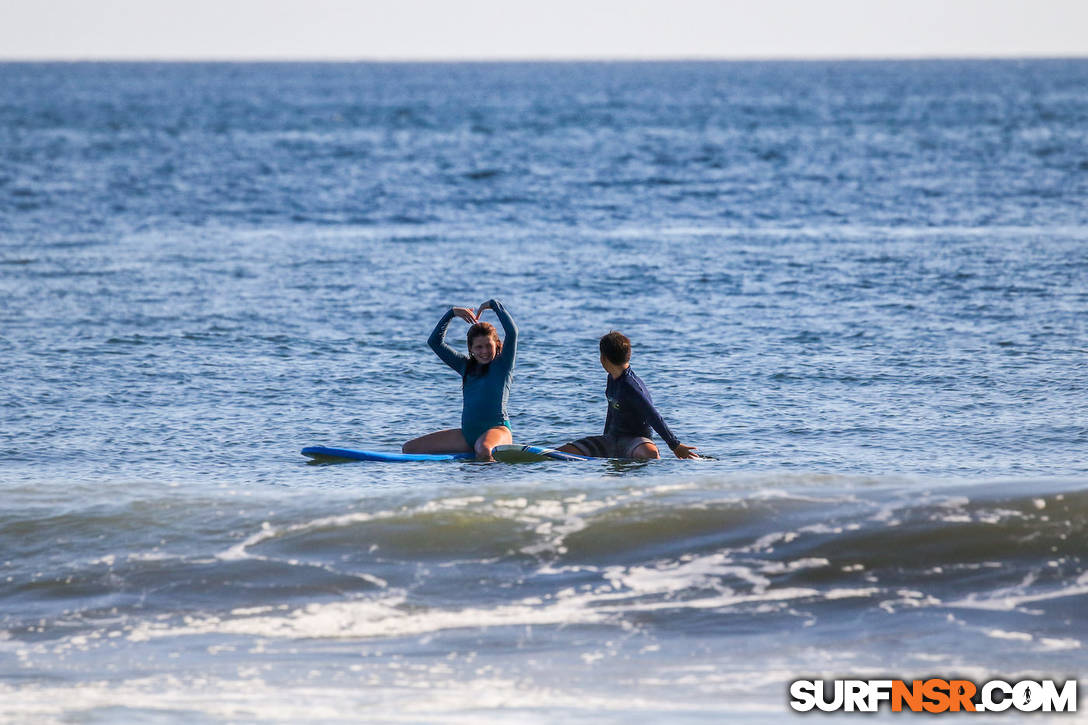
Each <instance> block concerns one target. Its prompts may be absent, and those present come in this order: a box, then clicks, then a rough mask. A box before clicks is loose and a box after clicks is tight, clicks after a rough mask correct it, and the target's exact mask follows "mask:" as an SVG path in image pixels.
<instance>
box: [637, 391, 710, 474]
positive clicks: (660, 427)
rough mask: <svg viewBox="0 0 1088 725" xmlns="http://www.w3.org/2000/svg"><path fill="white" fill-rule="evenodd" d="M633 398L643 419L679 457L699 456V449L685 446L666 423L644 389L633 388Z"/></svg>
mask: <svg viewBox="0 0 1088 725" xmlns="http://www.w3.org/2000/svg"><path fill="white" fill-rule="evenodd" d="M631 393H632V395H631V400H632V402H634V403H635V406H636V409H637V410H638V412H639V414H640V415H642V417H643V419H644V420H645V421H646V422H647V423H649V424H650V427H651V428H653V429H654V430H655V431H656V432H657V434H658V435H659V436H661V440H663V441H665V444H666V445H667V446H668V447H669V449H670V450H671V451H672V452H673V453H674V454H675V455H676V457H677V458H698V457H699V456H698V455H696V454H695V451H697V450H698V449H697V448H696V447H695V446H685V445H684V444H683V443H681V442H680V439H679V438H677V437H676V435H675V434H673V432H672V431H671V430H669V426H668V425H666V424H665V419H664V418H662V417H661V414H660V413H658V412H657V408H655V407H654V404H653V401H651V400H650V399H649V397H647V396H646V395H644V394H643V393H642V391H640V390H637V389H635V388H634V387H632V388H631Z"/></svg>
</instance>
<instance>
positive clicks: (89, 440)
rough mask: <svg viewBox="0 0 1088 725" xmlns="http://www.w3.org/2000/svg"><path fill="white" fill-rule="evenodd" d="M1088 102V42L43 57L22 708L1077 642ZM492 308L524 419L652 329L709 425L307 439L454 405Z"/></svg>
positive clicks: (669, 386) (908, 666)
mask: <svg viewBox="0 0 1088 725" xmlns="http://www.w3.org/2000/svg"><path fill="white" fill-rule="evenodd" d="M1085 129H1088V62H1086V61H1080V60H1070V61H1031V62H1013V61H1007V62H1005V61H1002V62H997V61H990V62H917V63H913V62H898V63H721V64H715V63H707V64H698V63H676V64H667V63H666V64H625V63H612V64H574V63H571V64H551V65H502V64H466V65H412V64H397V65H367V64H360V65H320V64H312V65H155V64H146V65H116V64H55V65H35V64H0V299H2V300H3V303H2V304H0V379H2V380H3V383H2V384H0V461H2V463H0V498H2V500H3V503H2V505H0V721H7V720H11V721H16V722H22V721H33V722H71V721H79V722H112V721H119V720H120V721H126V720H137V721H141V720H142V721H163V722H186V723H189V722H221V721H230V722H237V721H254V720H262V721H270V720H271V721H276V720H283V721H304V720H311V721H339V720H344V721H357V720H359V719H360V718H363V719H369V720H373V721H380V722H477V721H494V720H507V721H516V722H558V721H563V722H617V723H618V722H621V721H622V722H625V723H627V722H640V723H657V722H679V721H691V722H717V721H721V720H726V721H732V722H744V723H749V722H766V723H775V722H779V721H781V720H782V719H783V718H786V717H788V716H789V711H788V704H787V697H786V692H787V683H788V682H789V681H790V680H793V679H797V678H802V677H804V678H808V677H813V676H824V677H829V678H834V677H844V676H859V677H860V676H864V677H877V676H894V677H903V678H904V679H910V678H912V677H923V678H924V677H928V676H934V675H936V676H942V675H943V676H964V677H968V678H971V679H974V680H976V681H982V680H985V679H987V678H990V677H1001V678H1003V679H1009V680H1013V679H1016V678H1017V677H1018V676H1023V677H1029V676H1030V677H1034V678H1040V677H1043V676H1049V677H1053V678H1057V679H1064V678H1067V677H1075V676H1076V675H1077V674H1078V673H1079V672H1082V671H1083V670H1084V665H1085V661H1086V660H1085V656H1084V651H1085V650H1084V647H1085V642H1084V634H1083V633H1084V632H1085V631H1086V626H1088V624H1086V622H1085V618H1084V614H1083V612H1084V611H1085V606H1084V605H1085V597H1086V596H1088V571H1086V569H1085V564H1084V562H1085V557H1086V555H1088V551H1085V544H1084V542H1085V540H1086V538H1085V534H1086V531H1085V528H1086V526H1088V502H1086V500H1085V492H1086V490H1088V489H1086V486H1088V364H1086V360H1088V329H1086V322H1085V321H1086V320H1088V213H1086V211H1085V209H1086V208H1088V207H1086V206H1085V203H1084V202H1085V199H1088V151H1086V149H1088V144H1086V141H1088V139H1086V136H1085V133H1086V131H1085ZM491 297H498V298H500V299H502V300H503V301H504V302H505V304H506V306H507V307H508V309H509V310H510V311H511V313H512V314H513V315H514V317H515V319H516V320H517V322H518V324H519V326H520V329H521V337H520V349H519V357H518V363H517V372H516V377H515V382H514V388H513V391H512V393H511V398H510V418H511V422H512V426H513V430H514V436H515V439H516V440H517V441H519V442H522V443H543V444H547V445H559V444H562V443H564V442H566V441H568V440H571V439H572V438H576V437H580V436H583V435H588V434H593V433H597V432H599V431H600V429H601V426H602V424H603V419H604V414H605V403H604V396H603V389H604V383H605V378H604V372H603V371H602V370H601V368H600V365H599V362H598V353H597V349H596V341H597V338H598V337H599V336H600V335H601V334H603V333H604V332H607V331H608V330H610V329H620V330H622V331H624V332H625V333H627V334H628V335H629V336H630V337H631V339H632V341H633V344H634V355H633V359H632V365H633V367H634V369H635V370H636V371H637V372H638V374H639V375H640V376H641V377H642V378H643V379H644V380H645V381H646V383H647V384H648V386H649V387H650V389H651V391H652V393H653V396H654V400H655V402H656V403H657V405H658V407H659V409H660V410H661V412H662V414H663V415H664V417H665V419H666V420H667V421H668V423H669V425H670V427H671V428H672V429H673V431H674V432H675V433H676V434H677V435H678V436H679V437H680V439H681V440H682V441H683V442H685V443H687V444H690V445H695V446H698V447H699V449H700V451H701V452H703V453H705V454H707V455H708V456H709V459H708V460H703V461H699V462H681V461H678V460H675V459H673V458H671V456H670V457H668V458H666V459H665V460H661V461H656V462H650V463H641V464H639V463H631V462H616V461H595V462H591V463H588V464H584V465H582V464H578V465H574V464H560V463H545V464H534V465H498V464H496V465H485V464H477V463H443V464H408V465H386V464H343V465H319V466H315V465H308V464H307V462H306V459H304V458H303V457H302V456H300V455H299V450H300V449H301V448H302V447H303V446H307V445H315V444H325V445H340V446H348V447H355V448H361V447H365V448H373V449H379V450H389V451H393V450H397V449H398V448H399V446H400V444H401V443H402V442H403V441H405V440H406V439H408V438H411V437H415V436H417V435H421V434H423V433H426V432H430V431H433V430H437V429H440V428H447V427H451V426H454V425H456V424H457V421H458V418H459V413H460V387H459V381H458V379H457V377H456V376H455V375H453V374H452V373H450V371H449V370H448V369H447V368H446V367H445V366H444V365H443V364H442V363H440V362H439V361H438V359H437V358H436V357H435V356H434V355H433V354H432V353H431V352H430V351H429V349H428V348H427V347H426V344H425V341H426V338H427V335H428V334H429V333H430V331H431V329H432V327H433V326H434V324H435V322H436V321H437V320H438V318H439V317H440V316H441V315H442V313H443V312H444V311H445V309H447V308H448V307H449V306H450V305H452V304H456V305H465V306H469V305H473V306H474V305H478V304H480V303H481V302H483V301H484V300H486V299H488V298H491ZM463 334H464V328H463V326H461V324H460V323H459V322H455V323H454V325H453V326H452V327H451V336H452V337H451V339H452V341H453V342H454V344H455V345H460V344H462V343H461V342H459V340H460V339H461V336H462V335H463ZM666 456H669V454H668V453H667V452H666ZM1066 721H1068V718H1066V719H1065V720H1062V722H1066Z"/></svg>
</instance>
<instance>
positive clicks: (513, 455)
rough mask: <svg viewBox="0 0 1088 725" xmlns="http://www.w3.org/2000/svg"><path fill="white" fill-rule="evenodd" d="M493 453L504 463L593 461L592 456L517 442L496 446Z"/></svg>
mask: <svg viewBox="0 0 1088 725" xmlns="http://www.w3.org/2000/svg"><path fill="white" fill-rule="evenodd" d="M491 455H492V456H494V457H495V460H496V461H502V462H503V463H535V462H537V461H591V460H593V459H592V458H589V457H587V456H579V455H576V454H574V453H563V452H562V451H557V450H555V449H554V448H545V447H544V446H522V445H517V444H511V445H503V446H495V448H494V449H492V451H491Z"/></svg>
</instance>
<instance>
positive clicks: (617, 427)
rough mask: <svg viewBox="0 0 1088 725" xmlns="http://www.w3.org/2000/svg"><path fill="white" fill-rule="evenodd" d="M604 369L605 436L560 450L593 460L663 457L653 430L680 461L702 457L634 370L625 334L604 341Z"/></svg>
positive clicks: (576, 443) (612, 334)
mask: <svg viewBox="0 0 1088 725" xmlns="http://www.w3.org/2000/svg"><path fill="white" fill-rule="evenodd" d="M601 366H602V367H604V369H605V371H606V372H607V373H608V383H607V384H606V385H605V396H606V397H607V398H608V415H607V417H606V418H605V421H604V435H599V436H590V437H588V438H579V439H578V440H576V441H573V442H571V443H568V444H566V445H565V446H562V447H560V448H558V449H557V450H560V451H562V452H564V453H576V454H578V455H582V456H591V457H593V458H639V459H646V458H660V457H661V456H660V455H659V454H658V451H657V446H656V445H654V442H653V440H651V439H650V428H653V429H654V430H655V431H657V434H658V435H659V436H661V438H662V439H664V441H665V443H667V444H668V446H669V448H670V449H672V452H673V453H675V454H676V457H677V458H698V457H699V456H697V455H696V454H695V451H696V450H697V449H696V448H695V447H694V446H685V445H684V444H683V443H681V442H680V439H678V438H677V437H676V436H675V435H673V433H672V431H671V430H669V427H668V426H667V425H665V421H664V420H663V419H662V418H661V414H660V413H658V412H657V409H656V408H654V402H653V400H652V399H651V398H650V391H648V390H647V389H646V385H645V383H643V382H642V380H641V379H640V378H639V377H638V376H637V375H635V373H634V371H632V370H631V341H630V340H628V339H627V336H626V335H623V334H621V333H619V332H616V331H615V330H613V331H612V332H610V333H608V334H607V335H605V336H604V337H602V338H601Z"/></svg>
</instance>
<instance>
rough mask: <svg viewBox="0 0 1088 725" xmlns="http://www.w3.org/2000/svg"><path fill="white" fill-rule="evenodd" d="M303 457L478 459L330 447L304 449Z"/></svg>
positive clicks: (464, 455)
mask: <svg viewBox="0 0 1088 725" xmlns="http://www.w3.org/2000/svg"><path fill="white" fill-rule="evenodd" d="M302 455H304V456H306V457H308V458H312V459H314V460H315V461H334V460H338V461H382V462H384V463H406V462H410V461H465V460H471V459H473V458H475V457H476V456H474V455H473V454H471V453H383V452H381V451H357V450H353V449H351V448H329V447H328V446H310V447H308V448H303V449H302Z"/></svg>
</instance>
